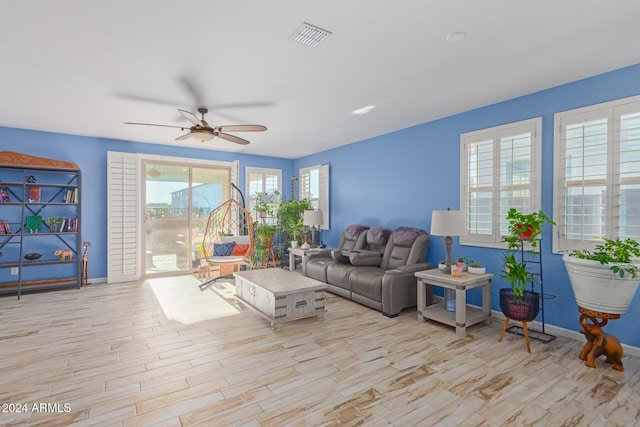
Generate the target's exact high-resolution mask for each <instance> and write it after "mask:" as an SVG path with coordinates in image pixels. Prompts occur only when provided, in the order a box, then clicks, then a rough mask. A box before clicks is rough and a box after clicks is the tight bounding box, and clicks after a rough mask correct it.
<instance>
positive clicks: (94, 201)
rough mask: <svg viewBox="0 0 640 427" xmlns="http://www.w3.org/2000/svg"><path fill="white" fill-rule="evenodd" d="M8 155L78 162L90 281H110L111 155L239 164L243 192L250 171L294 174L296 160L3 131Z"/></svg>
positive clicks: (2, 146) (0, 140) (1, 146)
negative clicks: (108, 266)
mask: <svg viewBox="0 0 640 427" xmlns="http://www.w3.org/2000/svg"><path fill="white" fill-rule="evenodd" d="M5 150H8V151H16V152H18V153H24V154H30V155H33V156H41V157H47V158H53V159H59V160H64V161H71V162H75V163H76V164H77V165H78V166H79V167H80V169H81V170H82V198H81V203H82V222H81V229H82V240H83V241H90V242H91V249H90V252H89V278H104V277H106V276H107V226H106V225H107V179H106V177H107V151H120V152H127V153H145V154H153V155H163V156H173V157H184V158H197V159H206V160H220V161H228V162H231V161H235V160H239V162H240V182H239V183H236V184H237V185H238V187H240V188H241V189H243V190H244V169H245V167H246V166H255V167H266V168H276V169H282V171H283V172H282V173H283V176H291V174H292V169H291V167H292V162H291V160H286V159H279V158H275V157H264V156H250V155H246V154H236V153H227V152H222V151H211V150H199V149H195V148H179V147H170V146H168V145H155V144H143V143H136V142H130V141H119V140H111V139H102V138H91V137H83V136H74V135H65V134H57V133H49V132H38V131H31V130H23V129H13V128H2V127H0V151H5ZM245 197H247V195H246V194H245Z"/></svg>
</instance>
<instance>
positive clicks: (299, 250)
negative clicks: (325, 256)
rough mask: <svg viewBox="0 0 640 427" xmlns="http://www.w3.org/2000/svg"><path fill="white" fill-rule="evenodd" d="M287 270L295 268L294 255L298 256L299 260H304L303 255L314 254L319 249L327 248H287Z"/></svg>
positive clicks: (324, 249)
mask: <svg viewBox="0 0 640 427" xmlns="http://www.w3.org/2000/svg"><path fill="white" fill-rule="evenodd" d="M288 250H289V271H295V270H296V257H298V258H300V262H302V261H303V260H304V257H305V255H308V254H314V253H317V252H320V251H326V250H327V248H309V249H302V248H301V247H297V248H289V249H288Z"/></svg>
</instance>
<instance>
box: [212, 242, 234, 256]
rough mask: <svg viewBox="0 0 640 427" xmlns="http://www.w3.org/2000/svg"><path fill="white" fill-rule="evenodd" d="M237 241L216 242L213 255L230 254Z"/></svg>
mask: <svg viewBox="0 0 640 427" xmlns="http://www.w3.org/2000/svg"><path fill="white" fill-rule="evenodd" d="M235 245H236V242H229V243H216V244H214V245H213V256H229V255H231V252H233V247H234V246H235Z"/></svg>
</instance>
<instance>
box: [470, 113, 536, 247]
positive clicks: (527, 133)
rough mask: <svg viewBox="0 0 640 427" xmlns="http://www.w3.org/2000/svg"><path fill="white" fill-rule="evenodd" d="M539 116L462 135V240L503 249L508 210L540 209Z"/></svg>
mask: <svg viewBox="0 0 640 427" xmlns="http://www.w3.org/2000/svg"><path fill="white" fill-rule="evenodd" d="M541 126H542V119H541V118H536V119H532V120H526V121H522V122H517V123H512V124H508V125H503V126H498V127H495V128H489V129H483V130H480V131H475V132H470V133H466V134H462V135H461V136H460V153H461V155H460V170H461V175H462V176H461V180H460V187H461V188H460V209H461V210H462V211H463V212H465V215H466V222H467V230H466V231H467V234H466V235H463V236H461V237H460V242H461V243H462V244H466V245H473V246H488V247H502V246H503V244H502V243H501V241H502V235H504V234H505V233H506V229H507V226H508V223H507V221H506V219H505V217H506V215H507V211H508V210H509V208H512V207H513V208H516V209H519V210H522V211H524V212H531V211H537V210H539V209H540V207H539V206H540V168H541V162H540V129H541Z"/></svg>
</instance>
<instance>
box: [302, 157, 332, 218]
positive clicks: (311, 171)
mask: <svg viewBox="0 0 640 427" xmlns="http://www.w3.org/2000/svg"><path fill="white" fill-rule="evenodd" d="M299 193H300V199H301V200H302V199H309V200H311V203H312V204H313V208H314V209H320V210H321V211H322V222H323V224H322V226H321V227H320V229H322V230H328V229H329V165H317V166H310V167H308V168H302V169H300V191H299Z"/></svg>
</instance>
